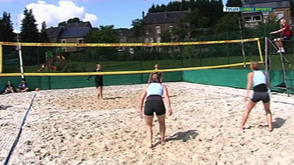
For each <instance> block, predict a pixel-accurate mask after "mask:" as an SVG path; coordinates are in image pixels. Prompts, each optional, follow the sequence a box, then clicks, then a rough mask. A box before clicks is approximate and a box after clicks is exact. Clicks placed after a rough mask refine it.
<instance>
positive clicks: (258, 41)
mask: <svg viewBox="0 0 294 165" xmlns="http://www.w3.org/2000/svg"><path fill="white" fill-rule="evenodd" d="M257 47H258V52H259V56H260V61H261V62H264V60H263V57H262V50H261V46H260V40H259V39H258V40H257Z"/></svg>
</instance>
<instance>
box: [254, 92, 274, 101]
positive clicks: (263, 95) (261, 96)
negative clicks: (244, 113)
mask: <svg viewBox="0 0 294 165" xmlns="http://www.w3.org/2000/svg"><path fill="white" fill-rule="evenodd" d="M251 100H252V101H253V102H254V103H257V102H259V101H262V102H263V103H268V102H269V101H270V96H269V93H268V92H256V91H254V92H253V96H252V98H251Z"/></svg>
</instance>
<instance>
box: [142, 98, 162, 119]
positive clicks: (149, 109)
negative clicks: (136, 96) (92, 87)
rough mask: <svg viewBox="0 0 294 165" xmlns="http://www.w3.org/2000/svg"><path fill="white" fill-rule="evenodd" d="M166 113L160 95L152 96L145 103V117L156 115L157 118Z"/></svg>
mask: <svg viewBox="0 0 294 165" xmlns="http://www.w3.org/2000/svg"><path fill="white" fill-rule="evenodd" d="M165 112H166V110H165V106H164V102H163V100H162V97H161V96H159V95H151V96H148V97H147V101H146V102H145V108H144V115H146V116H153V115H154V113H155V114H156V115H157V116H160V115H164V114H165Z"/></svg>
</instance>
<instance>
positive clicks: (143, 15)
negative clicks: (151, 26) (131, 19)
mask: <svg viewBox="0 0 294 165" xmlns="http://www.w3.org/2000/svg"><path fill="white" fill-rule="evenodd" d="M144 17H145V12H144V11H142V19H144Z"/></svg>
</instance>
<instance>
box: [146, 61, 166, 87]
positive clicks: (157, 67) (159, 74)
mask: <svg viewBox="0 0 294 165" xmlns="http://www.w3.org/2000/svg"><path fill="white" fill-rule="evenodd" d="M158 69H159V65H158V64H155V65H154V70H158ZM152 74H154V73H150V75H149V79H148V83H151V82H150V80H151V76H152ZM155 74H157V76H158V77H159V79H160V80H159V81H160V82H162V81H163V73H162V72H155Z"/></svg>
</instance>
